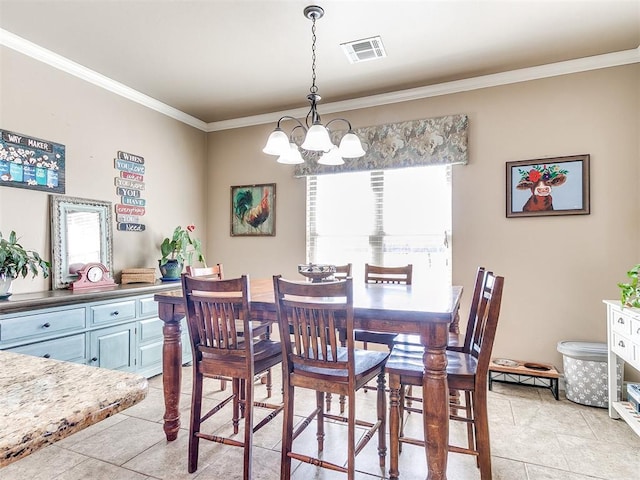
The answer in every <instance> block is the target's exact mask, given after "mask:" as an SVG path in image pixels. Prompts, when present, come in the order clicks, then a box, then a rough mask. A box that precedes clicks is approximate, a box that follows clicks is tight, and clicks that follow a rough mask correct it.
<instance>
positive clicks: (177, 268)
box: [158, 260, 183, 282]
mask: <svg viewBox="0 0 640 480" xmlns="http://www.w3.org/2000/svg"><path fill="white" fill-rule="evenodd" d="M160 263H161V260H158V265H160ZM182 267H183V264H182V263H180V262H178V260H167V263H165V264H164V265H160V273H161V274H162V278H161V279H160V280H162V281H163V282H175V281H178V280H180V274H181V273H182Z"/></svg>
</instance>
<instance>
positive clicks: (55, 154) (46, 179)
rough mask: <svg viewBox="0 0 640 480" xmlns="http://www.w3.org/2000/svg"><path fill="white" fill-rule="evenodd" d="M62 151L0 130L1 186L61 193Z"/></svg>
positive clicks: (49, 143) (29, 138) (51, 145)
mask: <svg viewBox="0 0 640 480" xmlns="http://www.w3.org/2000/svg"><path fill="white" fill-rule="evenodd" d="M64 155H65V147H64V145H61V144H59V143H54V142H50V141H48V140H41V139H39V138H34V137H28V136H26V135H23V134H21V133H15V132H10V131H8V130H0V186H6V187H18V188H27V189H30V190H40V191H43V192H49V193H64V190H65V188H64V187H65V185H64V179H65V176H64V166H65V163H64V162H65V156H64Z"/></svg>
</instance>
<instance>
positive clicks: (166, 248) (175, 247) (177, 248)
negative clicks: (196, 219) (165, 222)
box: [159, 225, 207, 280]
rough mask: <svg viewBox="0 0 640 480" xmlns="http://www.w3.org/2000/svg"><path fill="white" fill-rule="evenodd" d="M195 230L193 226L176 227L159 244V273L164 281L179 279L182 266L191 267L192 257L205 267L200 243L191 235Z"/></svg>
mask: <svg viewBox="0 0 640 480" xmlns="http://www.w3.org/2000/svg"><path fill="white" fill-rule="evenodd" d="M195 229H196V227H195V225H187V227H186V228H182V227H181V226H177V227H176V229H175V230H174V231H173V235H172V236H171V237H170V238H169V237H167V238H165V239H164V240H163V241H162V243H161V244H160V252H161V254H162V257H161V258H160V260H159V263H160V272H161V273H162V278H163V279H165V280H172V279H178V278H180V273H182V268H183V267H184V265H185V264H186V265H191V263H192V262H193V257H194V255H195V256H196V261H198V262H202V263H203V264H204V265H205V266H206V265H207V263H206V260H205V258H204V255H203V254H202V242H201V241H200V240H199V239H198V238H196V237H194V236H192V235H191V234H192V233H193V231H194V230H195Z"/></svg>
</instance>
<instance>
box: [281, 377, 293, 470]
mask: <svg viewBox="0 0 640 480" xmlns="http://www.w3.org/2000/svg"><path fill="white" fill-rule="evenodd" d="M282 387H283V390H284V399H283V400H284V410H283V414H282V415H283V417H282V450H281V453H280V480H290V478H291V457H290V456H289V455H288V454H289V453H290V452H291V447H292V445H293V402H294V388H293V387H292V386H290V385H289V382H287V381H286V380H285V381H284V382H283V385H282Z"/></svg>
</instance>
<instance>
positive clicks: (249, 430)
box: [242, 377, 253, 480]
mask: <svg viewBox="0 0 640 480" xmlns="http://www.w3.org/2000/svg"><path fill="white" fill-rule="evenodd" d="M242 383H244V385H245V388H244V389H243V390H244V401H245V408H244V475H243V479H244V480H251V479H252V478H253V475H252V471H251V470H252V469H251V463H252V462H251V458H252V453H253V452H252V450H253V377H249V379H248V380H246V381H244V379H243V382H242Z"/></svg>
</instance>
